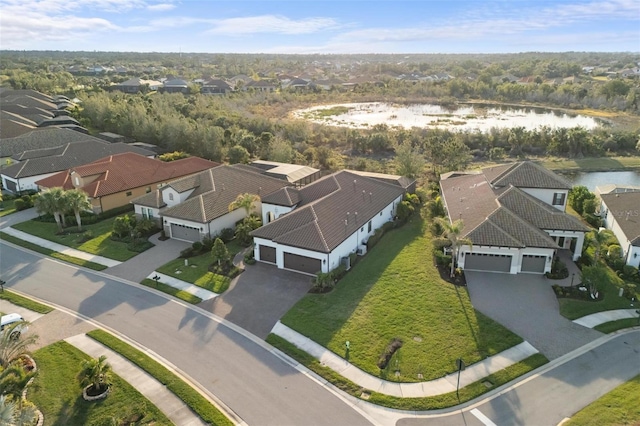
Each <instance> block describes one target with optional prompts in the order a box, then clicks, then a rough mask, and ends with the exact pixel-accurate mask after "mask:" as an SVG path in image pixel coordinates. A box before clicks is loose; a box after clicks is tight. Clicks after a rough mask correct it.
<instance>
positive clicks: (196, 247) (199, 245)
mask: <svg viewBox="0 0 640 426" xmlns="http://www.w3.org/2000/svg"><path fill="white" fill-rule="evenodd" d="M191 248H193V251H194V252H196V253H201V252H202V249H203V248H204V245H203V244H202V243H201V242H200V241H196V242H194V243H193V244H191Z"/></svg>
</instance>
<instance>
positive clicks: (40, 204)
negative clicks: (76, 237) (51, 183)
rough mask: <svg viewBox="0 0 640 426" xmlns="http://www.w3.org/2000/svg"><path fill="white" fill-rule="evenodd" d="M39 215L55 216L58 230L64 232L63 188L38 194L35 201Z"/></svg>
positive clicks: (51, 189)
mask: <svg viewBox="0 0 640 426" xmlns="http://www.w3.org/2000/svg"><path fill="white" fill-rule="evenodd" d="M34 205H35V207H36V210H37V211H38V213H45V214H50V215H53V218H54V219H55V220H56V224H57V225H58V230H59V231H60V232H62V228H63V225H64V210H65V205H64V191H63V190H62V188H50V189H47V190H46V191H43V192H41V193H40V194H38V196H37V197H36V199H35V201H34Z"/></svg>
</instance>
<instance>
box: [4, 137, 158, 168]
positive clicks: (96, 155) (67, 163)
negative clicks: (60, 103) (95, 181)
mask: <svg viewBox="0 0 640 426" xmlns="http://www.w3.org/2000/svg"><path fill="white" fill-rule="evenodd" d="M69 131H71V130H69ZM71 132H73V131H71ZM74 133H78V132H74ZM79 134H81V133H79ZM84 136H86V135H84ZM94 139H96V138H94ZM123 152H135V153H138V154H140V155H144V156H153V155H155V153H154V152H152V151H148V150H146V149H142V148H137V147H134V146H130V145H127V144H125V143H108V142H103V141H100V139H97V140H88V141H81V142H74V143H67V144H66V145H63V146H60V147H56V148H48V149H46V148H45V149H43V150H36V151H30V152H28V153H24V154H25V156H28V157H29V158H27V159H26V160H24V161H22V162H20V163H17V164H13V165H11V166H9V167H7V168H5V169H3V170H2V174H3V175H5V176H9V177H11V178H14V179H17V178H25V177H29V176H38V175H43V174H47V173H55V172H60V171H62V170H67V169H70V168H72V167H77V166H81V165H83V164H87V163H90V162H91V161H95V160H97V159H100V158H102V157H106V156H108V155H113V154H120V153H123ZM27 154H29V155H27ZM25 156H23V157H25Z"/></svg>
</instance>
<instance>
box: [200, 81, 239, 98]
mask: <svg viewBox="0 0 640 426" xmlns="http://www.w3.org/2000/svg"><path fill="white" fill-rule="evenodd" d="M232 91H233V87H231V85H230V84H229V83H227V82H226V81H224V80H222V79H220V78H212V79H210V80H207V81H205V82H204V83H203V84H202V87H201V88H200V93H202V94H203V95H224V94H226V93H229V92H232Z"/></svg>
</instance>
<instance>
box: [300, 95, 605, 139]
mask: <svg viewBox="0 0 640 426" xmlns="http://www.w3.org/2000/svg"><path fill="white" fill-rule="evenodd" d="M293 116H294V117H296V118H303V119H306V120H310V121H312V122H314V123H320V124H328V125H333V126H342V127H351V128H364V129H366V128H369V127H372V126H375V125H376V124H386V125H387V126H389V127H398V128H406V129H408V128H411V127H421V128H438V129H448V130H453V131H481V132H487V131H489V130H490V129H491V128H514V127H523V128H525V129H527V130H534V129H537V128H540V127H543V126H546V127H549V128H552V129H554V128H561V127H564V128H572V127H583V128H585V129H587V130H591V129H594V128H596V127H598V126H599V125H600V122H599V121H598V120H596V119H595V118H593V117H587V116H584V115H569V114H567V113H565V112H561V111H555V110H546V109H541V108H525V107H522V108H520V107H505V106H500V107H498V106H495V105H493V106H492V105H465V106H462V107H456V108H451V109H449V108H446V107H443V106H440V105H432V104H414V105H399V104H391V103H384V102H365V103H346V104H334V105H322V106H315V107H311V108H306V109H303V110H298V111H294V112H293Z"/></svg>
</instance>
